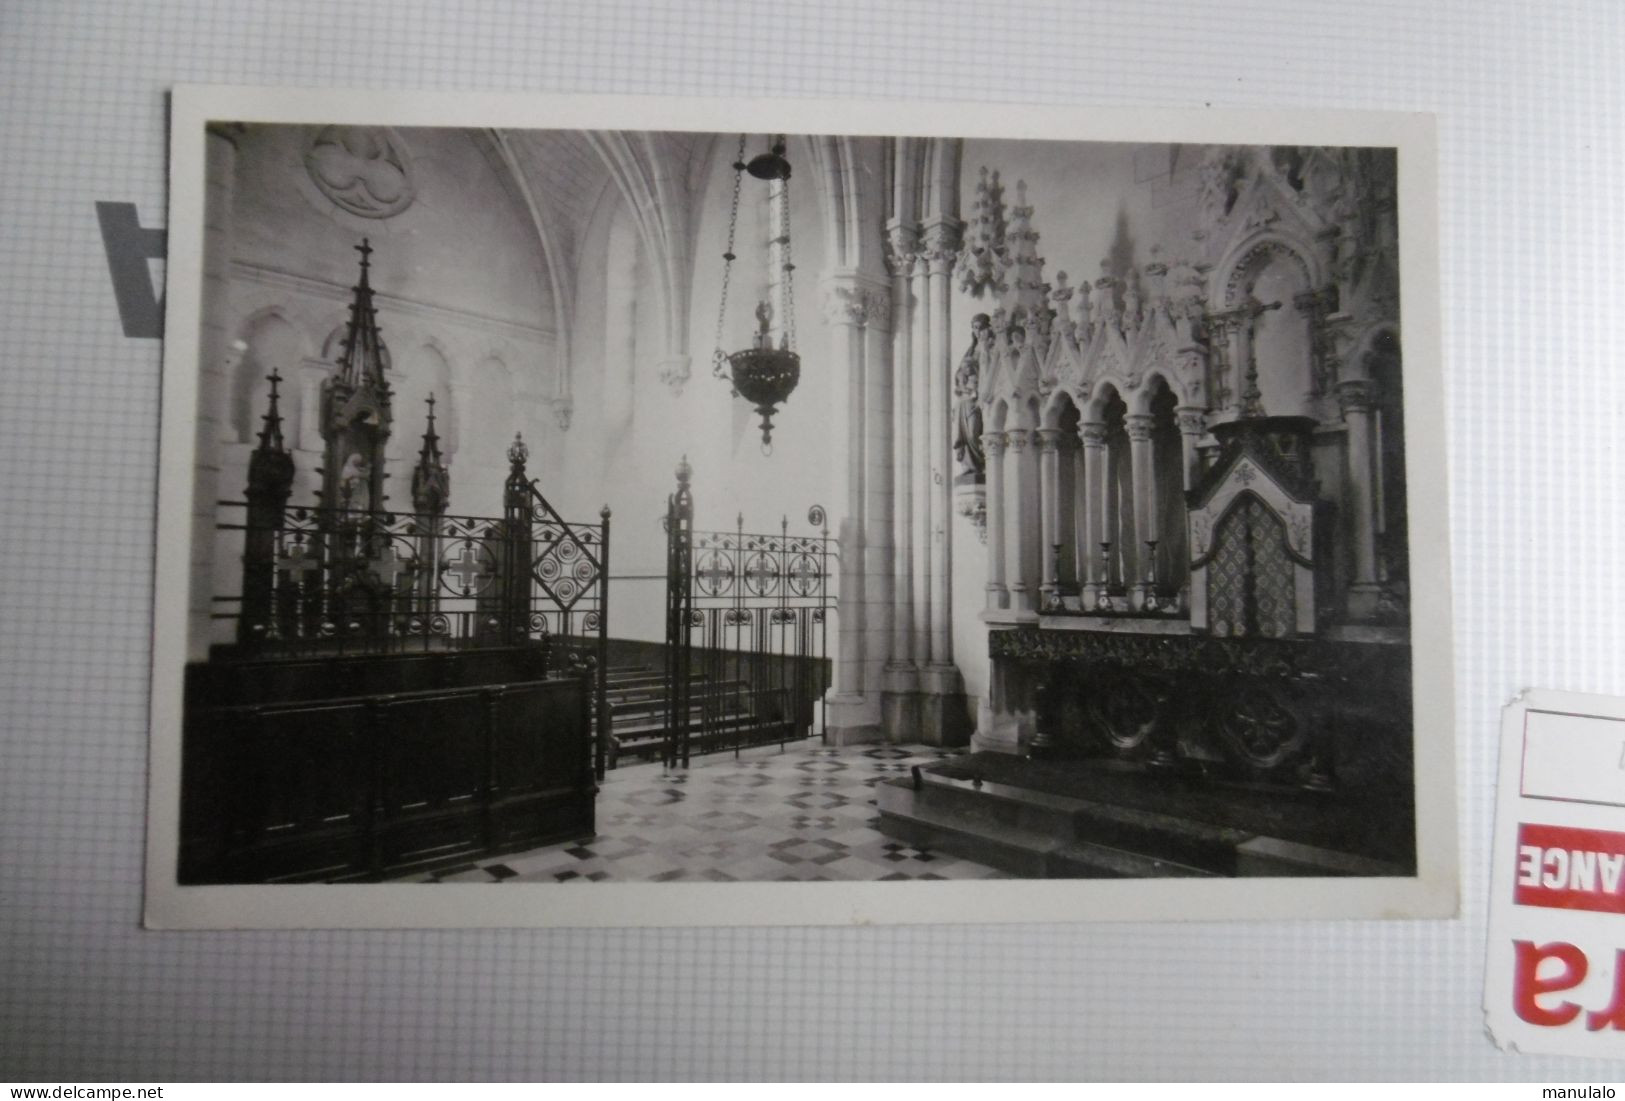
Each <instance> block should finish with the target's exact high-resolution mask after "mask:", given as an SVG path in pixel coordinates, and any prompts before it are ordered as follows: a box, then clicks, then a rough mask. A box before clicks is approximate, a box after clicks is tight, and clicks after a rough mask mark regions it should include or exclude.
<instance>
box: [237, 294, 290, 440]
mask: <svg viewBox="0 0 1625 1101" xmlns="http://www.w3.org/2000/svg"><path fill="white" fill-rule="evenodd" d="M239 342H240V345H241V346H240V348H239V349H238V351H239V352H240V356H239V359H238V361H237V366H236V370H235V371H234V372H233V375H234V378H233V380H232V386H231V407H230V409H229V410H228V415H227V418H226V419H227V424H226V426H225V427H224V430H223V431H224V435H225V438H226V439H227V440H228V441H231V442H234V443H247V444H252V443H254V442H255V440H256V439H257V438H258V435H259V430H260V421H261V418H262V417H264V416H265V409H266V402H267V399H268V397H269V395H270V392H271V384H270V383H269V382H267V381H266V376H268V375H270V373H271V372H272V371H276V372H277V373H278V374H279V375H281V376H282V386H281V395H282V396H281V401H280V402H279V405H280V407H281V410H282V434H283V436H284V437H285V438H286V439H287V440H289V441H290V442H292V441H295V440H297V439H298V438H299V413H300V409H299V404H300V403H299V402H298V401H297V400H296V397H295V395H296V392H297V386H298V378H299V363H300V361H301V360H302V359H303V357H304V346H305V342H304V338H303V337H302V336H301V335H300V333H299V330H298V329H296V328H294V326H293V324H292V323H291V322H289V321H288V320H287V319H286V318H284V317H283V316H282V315H281V314H279V313H269V314H265V315H264V316H262V317H258V318H255V319H254V320H252V321H250V322H249V323H248V325H247V326H246V327H245V328H244V330H243V335H242V336H241V337H240V338H239Z"/></svg>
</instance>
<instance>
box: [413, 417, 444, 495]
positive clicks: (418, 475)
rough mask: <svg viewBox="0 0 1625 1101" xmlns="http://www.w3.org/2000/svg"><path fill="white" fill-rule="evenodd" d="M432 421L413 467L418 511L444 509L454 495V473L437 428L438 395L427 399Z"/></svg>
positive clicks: (429, 420) (414, 490)
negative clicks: (435, 422) (442, 449)
mask: <svg viewBox="0 0 1625 1101" xmlns="http://www.w3.org/2000/svg"><path fill="white" fill-rule="evenodd" d="M427 404H428V406H429V416H428V423H427V424H426V425H425V427H424V429H423V447H422V448H421V449H420V450H419V451H418V461H417V465H416V466H415V467H413V468H412V507H413V508H415V509H416V510H417V511H418V512H422V513H429V514H434V513H438V512H444V511H445V509H446V504H447V502H448V501H449V500H450V498H451V472H450V471H449V470H447V469H446V462H445V460H444V459H443V458H442V457H441V455H440V436H439V435H438V434H437V433H436V432H435V430H434V395H433V394H430V395H429V397H428V399H427Z"/></svg>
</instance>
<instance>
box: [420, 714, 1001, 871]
mask: <svg viewBox="0 0 1625 1101" xmlns="http://www.w3.org/2000/svg"><path fill="white" fill-rule="evenodd" d="M955 754H956V751H953V750H939V749H933V748H931V747H928V746H868V747H864V746H851V747H844V748H831V747H826V746H823V745H821V744H819V743H817V742H807V743H803V744H801V745H791V746H787V747H785V748H784V749H782V750H781V749H779V748H777V747H766V748H763V749H757V750H747V751H745V752H743V753H741V754H740V755H739V756H738V757H737V758H736V757H734V756H733V755H732V754H723V755H718V756H715V757H698V758H695V760H694V762H693V765H692V767H690V768H689V769H687V770H686V771H676V772H668V771H666V770H665V769H664V768H663V767H662V766H661V765H660V764H658V763H642V764H633V765H626V766H624V767H622V768H619V769H616V770H614V771H613V772H611V773H610V774H609V775H608V776H607V777H606V778H605V780H604V784H603V790H602V791H600V792H599V794H598V813H597V821H598V833H597V834H596V835H595V836H593V837H590V838H576V839H574V840H571V841H566V842H562V843H560V844H557V845H549V846H545V847H543V848H540V849H534V850H531V851H529V852H523V853H513V854H510V855H508V856H504V857H501V858H499V859H492V860H490V861H488V862H479V863H477V864H463V865H460V866H458V867H455V868H448V869H444V870H441V871H438V872H435V873H433V874H431V875H429V876H418V877H415V878H417V879H419V880H421V881H424V882H434V883H478V882H484V883H596V882H603V881H606V880H611V881H621V882H644V883H648V882H665V881H683V882H717V883H725V882H770V881H776V880H783V881H787V882H788V881H822V880H845V881H849V882H850V881H878V880H898V879H908V880H925V879H932V880H934V879H1002V878H1006V877H1005V875H1004V873H1002V872H998V871H996V870H994V869H993V868H989V867H987V866H985V865H982V864H977V863H975V862H974V861H970V860H960V859H957V858H955V857H952V856H948V855H946V854H943V853H938V852H932V851H930V850H923V849H918V848H915V847H913V846H911V845H905V844H903V843H901V842H898V841H893V840H892V839H891V838H889V837H887V836H886V835H884V834H882V833H880V832H879V831H878V830H877V829H876V828H875V824H876V823H877V822H878V817H877V814H876V810H875V792H874V785H875V784H878V783H880V782H882V781H884V780H889V779H891V778H893V777H895V776H897V775H899V774H907V772H908V770H909V769H910V768H911V767H913V766H914V765H917V764H932V763H935V762H936V761H939V760H942V759H944V758H946V757H951V756H954V755H955Z"/></svg>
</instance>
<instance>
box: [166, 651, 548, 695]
mask: <svg viewBox="0 0 1625 1101" xmlns="http://www.w3.org/2000/svg"><path fill="white" fill-rule="evenodd" d="M546 675H547V660H546V654H545V652H544V651H543V650H542V648H541V647H537V646H526V647H497V648H492V649H474V650H447V651H440V652H436V653H425V654H375V655H369V656H361V655H347V656H331V657H326V656H323V657H308V658H295V659H284V660H271V659H267V660H262V661H227V662H208V663H201V664H193V665H191V666H188V667H187V670H186V702H187V706H188V707H236V706H247V705H250V704H270V703H290V702H297V701H302V700H320V699H334V698H339V697H348V696H368V695H376V694H381V693H386V692H419V691H428V690H432V689H440V688H471V687H474V686H476V685H484V684H503V683H510V682H516V681H531V680H541V679H542V678H543V677H545V676H546Z"/></svg>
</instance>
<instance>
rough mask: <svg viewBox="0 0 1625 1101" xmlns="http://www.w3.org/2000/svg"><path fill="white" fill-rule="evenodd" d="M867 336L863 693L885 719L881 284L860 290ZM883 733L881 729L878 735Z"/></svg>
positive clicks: (885, 294)
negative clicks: (869, 696)
mask: <svg viewBox="0 0 1625 1101" xmlns="http://www.w3.org/2000/svg"><path fill="white" fill-rule="evenodd" d="M862 294H863V307H862V315H863V317H862V331H863V366H864V370H863V449H862V450H863V468H864V475H863V603H864V612H863V614H864V672H863V683H864V686H865V687H864V691H865V694H868V695H872V696H874V701H873V703H874V706H875V707H876V708H877V712H876V718H877V720H882V719H883V717H884V706H883V705H884V700H885V695H886V689H887V680H886V665H887V661H888V658H889V655H890V654H891V647H892V641H893V628H894V626H895V623H896V619H897V618H898V616H897V610H896V602H895V600H894V594H895V592H896V587H895V576H894V572H893V571H894V564H895V562H896V559H897V555H896V553H895V548H894V547H893V545H892V534H893V532H892V521H893V516H892V477H893V470H892V449H891V447H890V446H889V444H890V436H891V432H892V367H891V363H890V359H891V351H892V348H891V287H890V286H888V285H887V284H886V283H885V282H882V281H880V280H878V279H875V280H869V281H867V282H866V283H865V284H864V286H863V290H862ZM876 733H877V734H878V733H879V730H877V731H876Z"/></svg>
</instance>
